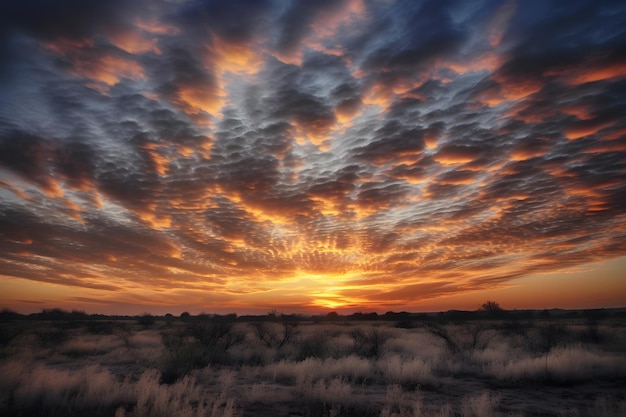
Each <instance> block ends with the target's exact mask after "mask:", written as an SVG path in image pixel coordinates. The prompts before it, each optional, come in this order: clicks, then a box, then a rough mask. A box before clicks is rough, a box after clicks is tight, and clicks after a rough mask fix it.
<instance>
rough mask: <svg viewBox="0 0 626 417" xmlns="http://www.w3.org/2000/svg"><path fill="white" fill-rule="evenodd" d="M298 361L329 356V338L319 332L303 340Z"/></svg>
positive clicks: (300, 344)
mask: <svg viewBox="0 0 626 417" xmlns="http://www.w3.org/2000/svg"><path fill="white" fill-rule="evenodd" d="M298 350H299V352H298V360H302V359H306V358H325V357H326V356H327V355H328V350H329V349H328V336H327V335H326V333H323V332H318V333H315V334H313V335H310V336H309V337H307V338H305V339H303V340H302V341H300V343H299V344H298Z"/></svg>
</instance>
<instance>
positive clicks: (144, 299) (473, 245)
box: [0, 0, 626, 314]
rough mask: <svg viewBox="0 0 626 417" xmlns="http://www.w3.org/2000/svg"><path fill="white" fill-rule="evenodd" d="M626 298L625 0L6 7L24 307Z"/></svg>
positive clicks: (0, 37)
mask: <svg viewBox="0 0 626 417" xmlns="http://www.w3.org/2000/svg"><path fill="white" fill-rule="evenodd" d="M487 299H494V300H497V301H498V302H499V303H500V304H501V305H502V306H503V307H505V308H510V309H513V308H552V307H561V308H589V307H626V3H624V2H623V1H597V0H593V1H592V0H588V1H562V0H552V1H548V0H523V1H522V0H519V1H467V0H458V1H443V0H436V1H435V0H432V1H427V0H425V1H413V0H405V1H393V0H345V1H339V0H315V1H286V0H276V1H272V0H268V1H261V0H254V1H232V0H229V1H195V0H160V1H153V0H138V1H126V0H107V1H85V0H55V1H43V0H41V1H34V0H21V1H3V2H2V5H1V6H0V307H2V308H10V309H13V310H15V311H18V312H22V313H30V312H36V311H41V310H42V309H43V308H52V307H60V308H64V309H67V310H71V309H79V310H84V311H87V312H89V313H108V314H139V313H142V312H151V313H155V314H163V313H167V312H170V313H174V314H180V312H183V311H189V312H191V313H192V314H197V313H200V312H208V313H225V312H236V313H238V314H245V313H260V314H263V313H266V312H268V311H270V310H278V311H280V312H285V313H291V312H298V313H311V312H328V311H338V312H346V313H347V312H354V311H363V312H370V311H377V312H379V313H384V312H385V311H388V310H393V311H403V310H404V311H438V310H449V309H470V310H474V309H476V308H478V307H479V306H480V304H481V303H482V302H484V301H486V300H487Z"/></svg>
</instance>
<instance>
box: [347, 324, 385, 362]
mask: <svg viewBox="0 0 626 417" xmlns="http://www.w3.org/2000/svg"><path fill="white" fill-rule="evenodd" d="M350 335H351V336H352V340H353V343H354V344H353V352H354V353H355V354H357V355H359V356H362V357H364V358H378V357H379V356H381V355H382V353H383V346H384V345H385V343H386V342H387V340H389V339H390V338H391V333H390V332H388V331H386V330H382V329H379V328H376V327H373V328H371V329H368V330H362V329H360V328H357V329H354V330H353V331H352V332H351V333H350Z"/></svg>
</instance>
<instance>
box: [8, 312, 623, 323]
mask: <svg viewBox="0 0 626 417" xmlns="http://www.w3.org/2000/svg"><path fill="white" fill-rule="evenodd" d="M575 318H581V319H589V320H600V319H606V318H626V308H606V309H587V310H563V309H550V310H502V309H498V310H495V311H489V310H487V311H486V310H484V309H479V310H476V311H465V310H449V311H445V312H436V313H409V312H405V311H402V312H393V311H388V312H386V313H384V314H378V313H375V312H372V313H360V312H359V313H353V314H347V315H342V314H339V313H336V312H330V313H327V314H318V315H303V314H279V313H275V312H270V313H268V314H264V315H241V316H238V315H237V314H235V313H231V314H224V315H221V314H205V313H202V314H198V315H191V314H189V313H187V312H185V313H182V314H181V315H179V316H175V315H173V314H169V313H168V314H165V315H162V316H159V315H152V314H149V313H144V314H141V315H137V316H120V315H105V314H87V313H86V312H84V311H78V310H72V311H66V310H63V309H60V308H53V309H44V310H42V311H41V312H39V313H32V314H20V313H17V312H14V311H12V310H9V309H3V310H1V311H0V321H7V320H35V321H39V320H44V321H59V320H63V321H91V320H120V321H123V320H135V321H138V322H139V323H141V324H152V323H154V322H155V321H157V320H159V321H204V320H211V321H226V322H260V321H285V320H288V321H302V322H305V321H306V322H309V321H312V322H346V321H395V322H398V323H399V324H402V323H406V324H407V325H408V324H410V322H413V321H428V320H450V321H464V320H484V319H489V320H493V319H500V320H531V319H575Z"/></svg>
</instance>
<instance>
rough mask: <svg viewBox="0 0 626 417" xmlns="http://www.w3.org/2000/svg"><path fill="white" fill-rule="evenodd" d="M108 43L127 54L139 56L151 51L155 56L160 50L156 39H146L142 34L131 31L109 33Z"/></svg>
mask: <svg viewBox="0 0 626 417" xmlns="http://www.w3.org/2000/svg"><path fill="white" fill-rule="evenodd" d="M108 38H109V42H111V44H113V45H114V46H116V47H118V48H120V49H121V50H123V51H125V52H128V53H129V54H141V53H144V52H148V51H152V52H154V53H155V54H157V55H160V54H161V50H160V49H159V47H158V46H157V43H158V39H157V38H150V39H149V38H146V37H145V36H144V35H143V34H141V33H139V32H136V31H133V30H123V31H117V32H114V33H111V34H110V35H109V36H108Z"/></svg>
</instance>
